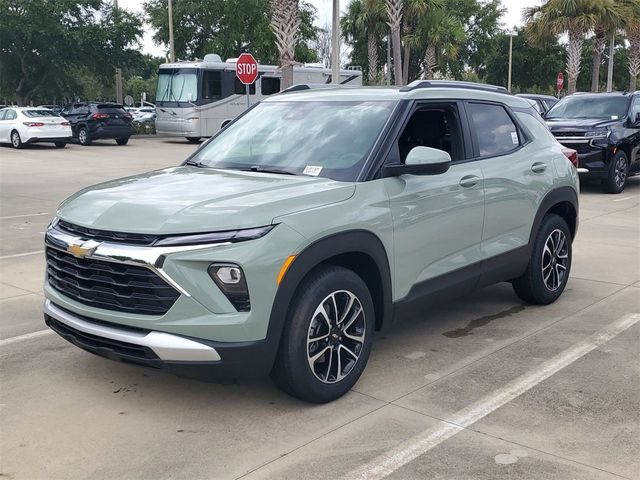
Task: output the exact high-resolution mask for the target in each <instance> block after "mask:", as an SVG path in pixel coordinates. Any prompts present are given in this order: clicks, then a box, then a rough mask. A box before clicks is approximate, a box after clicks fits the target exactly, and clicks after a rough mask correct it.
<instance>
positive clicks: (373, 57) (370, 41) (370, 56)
mask: <svg viewBox="0 0 640 480" xmlns="http://www.w3.org/2000/svg"><path fill="white" fill-rule="evenodd" d="M377 40H378V39H377V38H376V35H375V34H374V33H371V32H370V33H369V34H368V37H367V66H368V68H369V77H368V78H369V85H375V84H376V83H377V79H378V41H377Z"/></svg>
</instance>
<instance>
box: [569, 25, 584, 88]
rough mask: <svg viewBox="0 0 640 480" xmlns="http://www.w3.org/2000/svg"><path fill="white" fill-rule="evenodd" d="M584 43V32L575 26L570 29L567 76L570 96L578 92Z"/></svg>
mask: <svg viewBox="0 0 640 480" xmlns="http://www.w3.org/2000/svg"><path fill="white" fill-rule="evenodd" d="M583 43H584V35H583V33H582V31H581V30H580V29H579V28H577V27H575V26H571V27H570V28H569V44H568V45H567V76H568V77H569V82H568V88H567V93H568V94H569V95H571V94H572V93H575V92H576V84H577V82H578V75H580V56H581V55H582V44H583Z"/></svg>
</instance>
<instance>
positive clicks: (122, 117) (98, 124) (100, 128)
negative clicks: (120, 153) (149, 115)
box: [61, 102, 134, 145]
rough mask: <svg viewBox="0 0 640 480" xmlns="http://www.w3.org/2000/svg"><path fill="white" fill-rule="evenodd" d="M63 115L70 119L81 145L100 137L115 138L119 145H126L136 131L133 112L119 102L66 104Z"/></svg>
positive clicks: (74, 134) (72, 128)
mask: <svg viewBox="0 0 640 480" xmlns="http://www.w3.org/2000/svg"><path fill="white" fill-rule="evenodd" d="M61 115H62V116H63V117H65V118H66V119H67V120H69V122H70V123H71V130H72V131H73V136H74V138H77V139H78V141H79V142H80V144H81V145H91V142H92V141H93V140H96V139H98V138H115V140H116V142H117V143H118V145H126V144H127V142H128V141H129V137H130V136H131V135H133V133H134V130H133V127H132V126H131V119H132V117H131V114H130V113H129V112H127V111H126V110H125V109H124V107H123V106H122V105H120V104H118V103H103V102H82V103H74V104H71V105H66V106H65V107H64V108H63V109H62V112H61Z"/></svg>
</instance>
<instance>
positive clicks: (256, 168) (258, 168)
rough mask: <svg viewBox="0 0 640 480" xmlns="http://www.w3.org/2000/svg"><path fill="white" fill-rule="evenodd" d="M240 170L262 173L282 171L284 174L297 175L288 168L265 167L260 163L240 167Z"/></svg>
mask: <svg viewBox="0 0 640 480" xmlns="http://www.w3.org/2000/svg"><path fill="white" fill-rule="evenodd" d="M238 170H240V171H242V172H260V173H280V174H282V175H295V173H293V172H290V171H288V170H280V169H277V168H264V167H261V166H259V165H253V166H252V167H249V168H239V169H238Z"/></svg>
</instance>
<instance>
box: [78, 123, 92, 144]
mask: <svg viewBox="0 0 640 480" xmlns="http://www.w3.org/2000/svg"><path fill="white" fill-rule="evenodd" d="M78 141H79V142H80V145H83V146H85V147H88V146H89V145H91V134H90V133H89V130H87V128H86V127H80V129H79V130H78Z"/></svg>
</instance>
